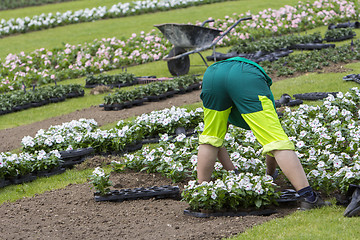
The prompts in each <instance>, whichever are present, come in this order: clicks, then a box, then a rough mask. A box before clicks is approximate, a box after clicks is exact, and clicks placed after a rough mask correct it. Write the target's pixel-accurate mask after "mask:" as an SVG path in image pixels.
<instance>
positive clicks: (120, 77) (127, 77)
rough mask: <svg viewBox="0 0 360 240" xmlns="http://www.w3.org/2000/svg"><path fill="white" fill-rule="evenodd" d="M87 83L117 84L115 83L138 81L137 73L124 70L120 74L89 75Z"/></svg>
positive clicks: (86, 79)
mask: <svg viewBox="0 0 360 240" xmlns="http://www.w3.org/2000/svg"><path fill="white" fill-rule="evenodd" d="M85 81H86V85H115V84H125V83H128V84H130V83H133V82H135V81H136V78H135V75H134V74H132V73H127V72H123V73H120V74H115V75H109V74H99V75H97V76H95V75H88V76H87V77H86V78H85Z"/></svg>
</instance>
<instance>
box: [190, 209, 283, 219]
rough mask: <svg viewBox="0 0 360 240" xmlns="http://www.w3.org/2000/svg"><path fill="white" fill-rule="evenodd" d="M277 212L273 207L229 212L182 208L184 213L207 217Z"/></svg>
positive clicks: (264, 214)
mask: <svg viewBox="0 0 360 240" xmlns="http://www.w3.org/2000/svg"><path fill="white" fill-rule="evenodd" d="M274 213H277V211H276V210H274V209H263V210H257V211H229V212H211V213H204V212H196V211H192V210H189V209H185V210H184V214H185V215H189V216H192V217H198V218H209V217H241V216H270V215H271V214H274Z"/></svg>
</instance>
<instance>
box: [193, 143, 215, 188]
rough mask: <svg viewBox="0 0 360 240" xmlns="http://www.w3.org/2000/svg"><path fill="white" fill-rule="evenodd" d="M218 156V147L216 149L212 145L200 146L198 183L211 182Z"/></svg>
mask: <svg viewBox="0 0 360 240" xmlns="http://www.w3.org/2000/svg"><path fill="white" fill-rule="evenodd" d="M218 154H219V148H218V147H214V146H212V145H210V144H200V146H199V151H198V162H197V169H196V170H197V177H198V183H202V182H204V181H206V182H209V181H210V179H211V175H212V172H213V170H214V165H215V161H216V157H217V156H218Z"/></svg>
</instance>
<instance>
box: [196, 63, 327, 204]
mask: <svg viewBox="0 0 360 240" xmlns="http://www.w3.org/2000/svg"><path fill="white" fill-rule="evenodd" d="M271 84H272V80H271V78H270V77H269V76H268V75H267V74H266V73H265V71H264V69H263V68H262V67H261V66H259V65H258V64H257V63H255V62H253V61H250V60H248V59H245V58H241V57H234V58H230V59H227V60H224V61H220V62H216V63H214V64H212V65H211V66H210V67H208V69H207V70H206V72H205V74H204V77H203V82H202V91H201V95H200V98H201V100H202V102H203V108H204V131H203V133H202V134H201V135H200V136H199V144H200V146H199V152H198V164H197V176H198V183H202V182H203V181H206V182H209V181H210V180H211V175H212V172H213V169H214V165H215V161H216V159H217V158H218V159H219V161H220V163H221V164H222V165H223V167H224V169H226V170H235V167H234V165H233V163H232V161H231V160H230V157H229V154H228V152H227V150H226V149H225V147H223V143H224V137H225V134H226V132H227V126H228V123H231V124H233V125H235V126H237V127H241V128H244V129H247V130H252V132H253V134H254V135H255V137H256V139H257V140H258V141H259V143H260V144H261V145H262V146H263V154H264V155H266V166H267V174H269V175H271V176H274V174H275V171H276V168H277V166H279V167H280V169H281V170H282V171H283V173H284V174H285V176H286V177H287V178H288V179H289V180H290V182H291V184H292V185H293V186H294V188H295V189H296V191H297V192H298V194H299V195H300V196H301V203H300V208H301V209H303V210H308V209H312V208H316V207H322V206H325V205H329V203H327V202H324V201H323V200H322V199H321V197H320V196H319V194H318V193H316V192H314V191H313V189H312V188H311V186H310V185H309V182H308V180H307V177H306V174H305V172H304V169H303V167H302V165H301V163H300V160H299V159H298V157H297V155H296V153H295V151H294V150H295V146H294V144H293V143H292V142H291V141H290V140H289V138H288V136H287V135H286V133H285V132H284V130H283V128H282V126H281V124H280V121H279V118H278V115H277V113H276V109H275V104H274V102H275V101H274V96H273V94H272V92H271V90H270V86H271Z"/></svg>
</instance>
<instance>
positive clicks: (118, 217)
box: [0, 66, 344, 240]
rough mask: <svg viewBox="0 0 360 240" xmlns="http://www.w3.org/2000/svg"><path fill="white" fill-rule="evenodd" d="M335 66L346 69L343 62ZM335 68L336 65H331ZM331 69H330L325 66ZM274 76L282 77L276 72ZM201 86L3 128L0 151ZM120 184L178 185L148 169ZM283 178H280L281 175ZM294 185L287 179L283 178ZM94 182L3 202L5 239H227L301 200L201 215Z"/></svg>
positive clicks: (123, 176)
mask: <svg viewBox="0 0 360 240" xmlns="http://www.w3.org/2000/svg"><path fill="white" fill-rule="evenodd" d="M335 69H337V70H335V71H337V72H344V69H343V68H342V66H341V68H340V67H339V66H338V67H335ZM329 70H332V71H334V67H332V68H329ZM324 71H326V69H325V70H324ZM273 79H274V80H280V79H279V78H276V77H273ZM199 94H200V91H193V92H191V93H187V94H184V95H177V96H176V97H174V98H169V99H167V100H165V101H160V102H152V103H146V104H145V105H143V106H138V107H134V108H130V109H124V110H121V111H104V110H103V109H102V108H100V107H98V106H92V107H90V108H87V109H83V110H80V111H76V112H73V113H71V114H67V115H63V116H59V117H54V118H51V119H47V120H44V121H41V122H36V123H33V124H29V125H25V126H20V127H16V128H11V129H5V130H0V142H1V145H0V151H3V152H4V151H10V150H13V149H16V148H19V147H20V146H21V145H20V142H21V139H22V137H23V136H24V135H30V136H34V135H35V133H36V132H37V131H38V130H39V129H41V128H43V129H47V128H48V127H49V126H51V125H57V124H61V123H63V122H68V121H71V120H77V119H79V118H93V119H95V120H96V121H97V122H98V123H99V125H104V124H107V123H111V122H115V121H117V120H120V119H126V118H128V117H131V116H138V115H141V114H142V113H149V112H151V111H153V110H161V109H164V108H167V107H171V106H181V105H184V104H191V103H195V102H198V101H200V98H199ZM112 158H114V157H100V156H95V157H93V158H91V159H88V160H87V161H86V162H85V163H84V164H82V165H79V166H77V167H78V168H81V167H95V166H102V165H103V164H106V163H109V161H110V160H111V159H112ZM111 181H112V182H113V184H114V187H115V188H116V189H123V188H135V187H151V186H163V185H177V186H179V188H180V190H182V189H183V186H184V184H186V183H187V182H181V183H172V182H171V180H169V179H166V178H164V177H162V176H161V175H159V174H147V173H143V172H125V173H112V175H111ZM279 181H280V180H279ZM278 184H279V185H281V186H282V187H284V188H285V187H286V188H287V187H289V186H288V185H287V183H286V182H284V181H282V182H279V183H278ZM93 194H94V191H93V190H92V189H90V184H88V183H86V184H72V185H68V186H67V187H66V188H64V189H58V190H51V191H48V192H46V193H44V194H40V195H36V196H34V197H32V198H23V199H20V200H18V201H16V202H12V203H4V204H2V205H0V215H1V216H2V218H1V223H0V232H1V237H0V238H1V239H52V240H55V239H185V240H186V239H207V240H211V239H222V238H225V237H231V236H234V235H237V234H239V233H241V232H244V231H245V230H247V229H249V228H252V227H253V226H255V225H259V224H262V223H264V222H266V221H269V220H271V219H274V218H279V217H283V216H286V215H288V214H290V213H292V212H293V211H296V209H297V207H296V206H287V207H277V208H276V210H277V213H275V214H272V215H270V216H243V217H210V218H197V217H193V216H189V215H185V214H184V210H185V209H186V208H187V207H188V205H187V203H185V202H181V201H179V200H176V199H154V198H153V199H147V200H143V199H140V200H131V201H123V202H95V201H94V195H93Z"/></svg>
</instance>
